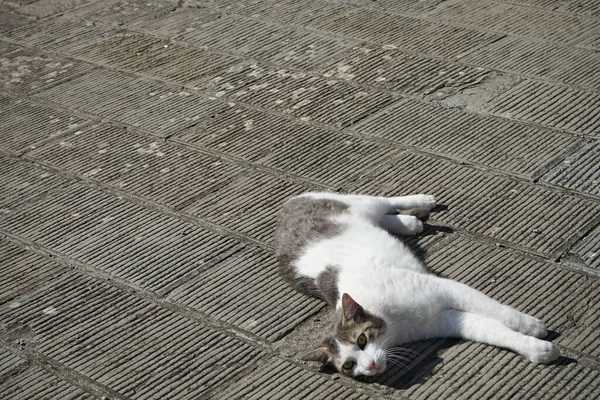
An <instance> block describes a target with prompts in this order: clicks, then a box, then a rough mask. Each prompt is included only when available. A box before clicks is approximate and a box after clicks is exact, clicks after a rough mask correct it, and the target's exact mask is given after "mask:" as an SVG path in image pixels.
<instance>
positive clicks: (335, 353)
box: [275, 193, 560, 377]
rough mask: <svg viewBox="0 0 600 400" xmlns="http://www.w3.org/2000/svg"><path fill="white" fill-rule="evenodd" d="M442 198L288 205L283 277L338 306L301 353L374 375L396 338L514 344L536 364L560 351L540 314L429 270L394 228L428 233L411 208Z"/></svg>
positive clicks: (349, 198)
mask: <svg viewBox="0 0 600 400" xmlns="http://www.w3.org/2000/svg"><path fill="white" fill-rule="evenodd" d="M435 205H436V201H435V198H434V197H433V196H428V195H412V196H403V197H389V198H385V197H372V196H361V195H341V194H333V193H305V194H303V195H300V196H297V197H294V198H292V199H290V200H289V201H288V202H287V203H286V204H285V205H284V206H283V209H282V210H281V214H280V221H279V226H278V228H277V231H276V235H275V236H276V245H277V256H278V259H279V263H280V266H281V269H282V273H283V276H284V277H285V278H286V279H288V280H289V281H290V282H292V284H293V285H294V287H295V288H296V289H298V290H299V291H301V292H303V293H307V294H309V295H313V296H316V297H319V298H321V299H323V300H325V301H327V302H328V303H329V304H330V305H331V306H332V307H334V308H335V309H336V318H335V322H334V324H333V327H332V330H331V332H330V333H329V334H327V336H326V337H325V339H324V340H323V342H322V344H321V345H320V346H319V347H317V348H316V349H314V350H312V351H310V352H309V353H307V354H306V355H304V356H303V359H304V360H306V361H319V362H323V363H331V364H333V366H335V367H336V368H337V369H338V370H339V371H341V372H343V373H344V374H346V375H350V376H355V377H356V376H360V375H375V374H378V373H381V372H383V371H384V370H385V369H386V365H387V363H388V362H394V357H396V356H397V355H394V353H393V351H390V350H389V349H390V348H392V347H393V346H397V345H400V344H402V343H407V342H412V341H416V340H420V339H431V338H442V337H455V338H464V339H468V340H473V341H476V342H482V343H487V344H490V345H493V346H499V347H504V348H508V349H511V350H513V351H515V352H517V353H519V354H521V355H522V356H523V357H525V358H527V359H529V360H530V361H532V362H535V363H549V362H551V361H553V360H555V359H556V358H557V357H558V356H559V355H560V353H559V350H558V347H556V346H555V345H554V344H553V343H551V342H547V341H544V340H540V339H539V338H543V337H545V336H546V327H545V325H544V323H543V322H542V321H540V320H538V319H536V318H533V317H531V316H529V315H526V314H523V313H521V312H519V311H517V310H515V309H513V308H511V307H509V306H505V305H503V304H500V303H499V302H497V301H495V300H493V299H491V298H490V297H488V296H486V295H484V294H483V293H481V292H479V291H477V290H475V289H472V288H470V287H469V286H466V285H464V284H462V283H458V282H455V281H452V280H449V279H444V278H440V277H437V276H435V275H433V274H431V273H429V272H428V271H427V269H426V268H425V266H424V265H423V264H422V263H421V261H419V259H417V257H416V256H415V255H414V254H413V253H412V252H411V251H410V250H409V249H408V247H406V245H404V244H403V243H402V242H401V241H400V240H398V239H397V238H395V237H394V236H393V235H391V234H390V233H393V234H400V235H414V234H417V233H419V232H421V231H422V230H423V225H422V222H421V220H420V219H419V218H417V217H416V216H415V215H406V214H411V213H413V214H414V212H413V211H411V210H415V209H421V210H423V209H424V210H425V211H426V213H428V211H429V210H431V209H432V208H433V207H435ZM399 210H400V211H399ZM402 210H404V211H402Z"/></svg>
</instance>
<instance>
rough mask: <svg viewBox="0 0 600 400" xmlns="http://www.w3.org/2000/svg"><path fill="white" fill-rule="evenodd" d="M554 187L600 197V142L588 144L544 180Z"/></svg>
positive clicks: (549, 173)
mask: <svg viewBox="0 0 600 400" xmlns="http://www.w3.org/2000/svg"><path fill="white" fill-rule="evenodd" d="M542 180H543V181H544V182H548V183H550V184H552V185H556V186H560V187H564V188H566V189H571V190H575V191H577V192H580V193H585V194H589V195H591V196H596V197H600V142H591V143H587V144H586V145H585V146H583V147H582V148H581V150H579V151H578V152H577V153H575V154H572V155H571V156H569V157H567V158H565V159H564V161H563V162H562V163H560V164H559V165H557V166H556V167H554V168H553V169H552V171H550V172H548V173H547V174H546V175H544V177H543V178H542Z"/></svg>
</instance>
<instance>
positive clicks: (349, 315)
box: [342, 293, 365, 321]
mask: <svg viewBox="0 0 600 400" xmlns="http://www.w3.org/2000/svg"><path fill="white" fill-rule="evenodd" d="M342 311H343V317H344V319H345V320H350V321H351V320H355V319H357V317H362V316H363V315H365V310H364V309H363V308H362V307H361V305H360V304H358V303H357V302H356V301H354V299H353V298H352V297H351V296H350V295H349V294H348V293H344V294H343V295H342Z"/></svg>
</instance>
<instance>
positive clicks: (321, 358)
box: [302, 293, 386, 377]
mask: <svg viewBox="0 0 600 400" xmlns="http://www.w3.org/2000/svg"><path fill="white" fill-rule="evenodd" d="M385 331H386V324H385V321H384V320H383V319H381V318H379V317H376V316H375V315H373V314H371V313H369V312H368V311H366V310H365V309H364V308H362V307H361V306H360V305H359V304H358V303H357V302H356V301H354V299H353V298H352V297H350V295H348V294H347V293H344V294H343V295H342V308H341V310H338V311H337V312H336V316H335V322H334V324H333V328H332V330H331V332H330V334H329V335H327V337H326V338H325V339H324V340H323V342H322V343H321V345H320V346H319V347H317V348H316V349H314V350H311V351H310V352H308V353H307V354H305V355H304V356H302V359H303V360H304V361H318V362H322V363H330V364H332V365H333V366H334V367H335V368H336V369H337V370H338V371H340V372H342V373H344V374H346V375H349V376H353V377H358V376H361V375H366V376H371V375H376V374H380V373H382V372H383V371H385V368H386V351H385V350H386V348H385V347H384V346H385V345H386V343H385V342H384V337H385V335H384V334H385Z"/></svg>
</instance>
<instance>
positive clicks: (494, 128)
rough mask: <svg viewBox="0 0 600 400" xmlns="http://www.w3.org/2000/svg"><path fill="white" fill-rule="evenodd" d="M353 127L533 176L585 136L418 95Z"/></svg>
mask: <svg viewBox="0 0 600 400" xmlns="http://www.w3.org/2000/svg"><path fill="white" fill-rule="evenodd" d="M352 129H354V130H356V131H357V132H358V133H360V134H362V135H368V136H373V137H377V138H381V139H385V140H389V141H392V142H394V143H398V144H399V145H409V146H414V147H416V148H419V149H421V150H424V151H428V152H434V153H437V154H443V155H444V156H446V157H451V158H454V159H457V160H460V161H465V162H471V163H476V164H479V165H483V166H489V167H492V168H496V169H499V170H502V171H506V172H509V173H514V174H518V175H521V176H524V177H526V178H528V179H534V178H537V177H539V176H540V175H541V174H543V173H544V172H546V171H547V170H548V167H549V166H551V165H554V164H556V161H557V160H560V159H563V158H564V156H565V154H567V153H568V152H569V149H573V148H578V147H580V146H581V145H582V141H581V139H578V138H576V137H573V136H571V135H565V134H562V133H560V132H555V131H551V130H547V129H539V128H537V127H533V126H528V125H522V124H517V123H513V122H511V121H507V120H506V119H500V118H493V117H489V116H484V115H480V114H475V113H466V112H464V111H461V110H458V109H447V108H441V107H438V106H435V105H430V104H426V103H422V102H417V101H412V100H404V101H399V102H396V103H394V104H393V105H392V106H390V107H388V108H386V109H384V110H382V111H380V112H379V113H375V114H373V115H372V116H370V117H368V118H365V119H364V120H362V121H361V122H359V123H358V124H356V125H354V126H353V127H352ZM507 132H510V135H508V136H507V135H506V133H507Z"/></svg>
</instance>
